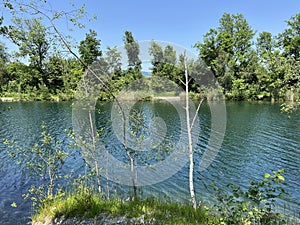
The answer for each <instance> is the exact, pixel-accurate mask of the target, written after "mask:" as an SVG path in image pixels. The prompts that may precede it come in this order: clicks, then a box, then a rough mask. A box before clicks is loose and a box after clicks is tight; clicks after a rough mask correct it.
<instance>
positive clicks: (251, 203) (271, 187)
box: [214, 169, 286, 225]
mask: <svg viewBox="0 0 300 225" xmlns="http://www.w3.org/2000/svg"><path fill="white" fill-rule="evenodd" d="M283 172H284V170H283V169H282V170H278V171H274V172H273V174H272V175H271V174H268V173H266V174H265V175H264V178H263V180H262V181H251V185H250V187H249V188H248V189H247V190H246V191H243V190H242V189H241V188H240V187H237V186H235V185H232V184H230V185H227V186H228V187H229V188H230V190H231V191H230V193H229V194H227V193H226V192H224V191H220V190H218V189H217V188H216V187H214V189H215V191H216V192H217V200H218V203H217V204H216V205H214V207H216V209H217V210H218V213H220V219H219V221H220V224H224V225H225V224H239V225H240V224H285V223H286V221H285V219H286V218H284V217H283V215H282V214H280V213H278V212H276V210H275V207H276V205H275V203H276V200H277V199H282V198H284V194H285V189H284V188H283V185H282V184H283V182H284V177H283V175H282V174H283Z"/></svg>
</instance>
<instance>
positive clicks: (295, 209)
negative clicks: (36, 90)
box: [0, 102, 300, 224]
mask: <svg viewBox="0 0 300 225" xmlns="http://www.w3.org/2000/svg"><path fill="white" fill-rule="evenodd" d="M139 104H140V105H139V106H138V107H139V108H142V109H143V111H144V112H145V113H144V117H145V121H146V122H145V123H147V121H148V122H149V118H151V117H153V115H156V116H157V115H159V116H160V117H161V118H163V120H164V122H165V123H166V127H167V138H166V139H168V140H167V142H166V143H168V145H169V146H171V141H172V138H173V139H176V138H178V136H179V133H180V129H181V124H180V117H179V116H178V114H177V112H176V110H175V109H174V107H172V106H171V105H170V104H168V103H163V102H162V103H160V102H156V103H153V102H145V103H139ZM110 109H111V104H104V105H102V104H101V105H100V106H99V111H97V113H96V126H97V127H98V128H100V127H104V128H105V129H104V131H103V134H102V136H101V140H102V142H103V143H104V144H105V146H106V147H107V148H108V149H110V151H111V152H114V151H116V152H117V153H116V152H115V153H114V154H115V155H118V149H119V148H121V144H120V141H119V140H118V139H117V138H116V135H115V133H114V130H112V128H111V118H110ZM226 109H227V127H226V132H225V137H224V141H223V145H222V147H221V149H220V151H219V152H218V155H217V157H216V158H215V160H214V161H213V163H212V164H211V165H210V167H208V169H206V170H205V171H203V172H199V171H196V172H195V186H196V193H197V197H198V200H201V201H202V202H204V203H205V204H209V203H213V202H214V201H215V195H214V193H212V192H211V190H210V189H208V188H206V186H209V184H210V183H212V182H213V183H215V184H216V186H217V187H219V188H226V184H228V183H233V184H235V185H239V186H241V187H243V188H246V187H247V186H248V185H249V182H250V180H259V179H261V178H262V177H263V175H264V173H271V172H272V171H274V170H278V169H282V168H284V169H285V173H284V176H285V188H286V190H287V191H288V193H289V195H288V196H287V197H286V199H285V200H284V201H282V202H280V204H279V207H281V209H283V207H285V208H286V210H290V212H291V213H292V214H293V215H295V216H297V217H300V216H299V215H300V113H299V112H298V113H296V114H294V115H293V116H292V117H291V118H290V119H289V118H288V117H287V115H285V114H282V113H280V106H279V105H278V104H269V103H231V102H229V103H227V104H226ZM147 117H149V118H147ZM199 118H200V137H199V139H198V143H197V145H196V149H197V153H196V155H195V158H196V165H198V164H197V163H199V162H198V161H199V160H201V156H202V155H203V150H204V149H205V147H206V145H207V142H208V139H209V137H210V128H211V125H210V122H211V118H210V111H209V108H208V107H207V105H206V104H203V105H202V107H201V110H200V117H199ZM42 121H44V122H45V124H46V126H47V128H48V129H49V131H50V133H51V134H52V135H53V136H56V137H57V138H58V139H60V140H62V141H65V140H67V139H68V137H67V135H66V133H65V130H66V129H71V128H72V107H71V103H69V102H64V103H47V102H28V103H0V139H2V140H3V139H8V140H11V141H12V140H13V141H15V142H16V143H18V145H20V146H22V147H23V148H28V149H29V148H30V146H33V145H34V143H35V142H36V141H37V140H38V139H39V138H40V136H41V128H40V125H41V123H42ZM145 135H147V132H146V133H145ZM7 150H8V148H7V146H6V145H4V144H2V141H1V143H0V162H1V164H0V165H1V166H0V223H1V224H24V223H26V222H30V216H31V214H32V213H33V208H32V206H31V204H32V202H31V201H30V200H24V199H23V197H22V194H24V193H27V191H28V189H29V188H30V186H31V185H32V184H36V182H37V179H36V178H35V177H32V176H30V174H29V172H28V171H27V170H25V169H21V168H20V167H19V166H18V165H16V163H15V161H14V160H13V159H12V158H11V157H10V156H8V154H7ZM170 151H171V152H172V149H171V150H170ZM73 153H74V154H72V157H71V158H69V159H68V160H67V163H66V165H64V167H63V171H62V172H64V173H71V172H70V171H71V170H74V173H72V176H74V177H76V176H77V175H78V174H84V173H85V171H86V169H85V164H84V160H83V159H82V156H81V155H80V153H78V152H75V150H74V151H73ZM123 153H124V152H123ZM119 157H121V158H124V160H125V161H126V154H123V155H122V154H121V155H119ZM163 157H167V155H165V156H163ZM127 160H128V159H127ZM150 162H151V160H150ZM140 176H142V175H140ZM60 182H62V185H64V184H63V182H64V181H63V180H60ZM102 184H103V189H104V191H105V192H106V193H108V191H109V193H110V195H113V194H116V193H117V194H119V195H121V196H124V197H125V196H126V195H127V194H128V191H130V187H125V186H122V185H118V184H116V183H111V182H109V183H108V182H106V181H103V182H102ZM107 188H108V189H107ZM139 193H140V194H143V195H156V196H167V197H169V198H171V199H173V200H178V201H184V200H188V198H189V193H188V167H187V166H184V167H183V169H181V170H180V171H178V172H177V173H175V174H174V175H173V176H171V177H169V178H168V179H166V180H165V181H163V182H160V183H158V184H155V185H152V186H146V187H143V188H140V189H139ZM13 202H15V203H17V207H12V206H11V204H12V203H13Z"/></svg>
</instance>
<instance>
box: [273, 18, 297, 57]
mask: <svg viewBox="0 0 300 225" xmlns="http://www.w3.org/2000/svg"><path fill="white" fill-rule="evenodd" d="M287 25H288V28H286V29H285V30H284V31H283V33H281V34H279V35H278V38H279V44H280V45H281V46H282V47H283V50H284V55H285V56H288V55H289V56H291V57H293V58H295V59H299V57H300V13H298V14H296V15H294V16H292V17H291V18H290V19H289V20H288V21H287Z"/></svg>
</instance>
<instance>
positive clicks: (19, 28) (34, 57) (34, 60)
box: [7, 18, 51, 87]
mask: <svg viewBox="0 0 300 225" xmlns="http://www.w3.org/2000/svg"><path fill="white" fill-rule="evenodd" d="M13 22H14V26H10V28H9V32H8V34H7V36H8V37H9V38H10V39H11V40H12V41H13V43H15V44H16V45H17V46H18V47H19V52H18V53H17V55H18V56H20V57H22V58H23V57H27V56H28V57H29V63H30V66H31V67H32V68H33V69H36V70H37V71H39V73H40V79H36V80H34V81H33V82H34V83H33V84H32V85H33V86H35V87H38V86H39V85H40V84H47V77H46V73H45V60H46V59H47V57H48V54H49V49H50V45H51V40H50V38H49V34H48V31H47V28H46V27H45V26H44V25H43V24H42V22H41V19H39V18H33V19H22V18H13Z"/></svg>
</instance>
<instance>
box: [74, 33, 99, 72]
mask: <svg viewBox="0 0 300 225" xmlns="http://www.w3.org/2000/svg"><path fill="white" fill-rule="evenodd" d="M96 37H97V32H96V31H94V30H90V31H89V33H88V34H86V36H85V39H84V40H82V41H81V42H80V44H79V46H78V50H79V54H80V57H81V59H82V61H83V62H84V63H85V65H87V66H90V65H92V63H93V62H95V60H96V59H97V58H98V57H99V56H101V55H102V51H101V50H100V43H101V42H100V40H98V39H97V38H96Z"/></svg>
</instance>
